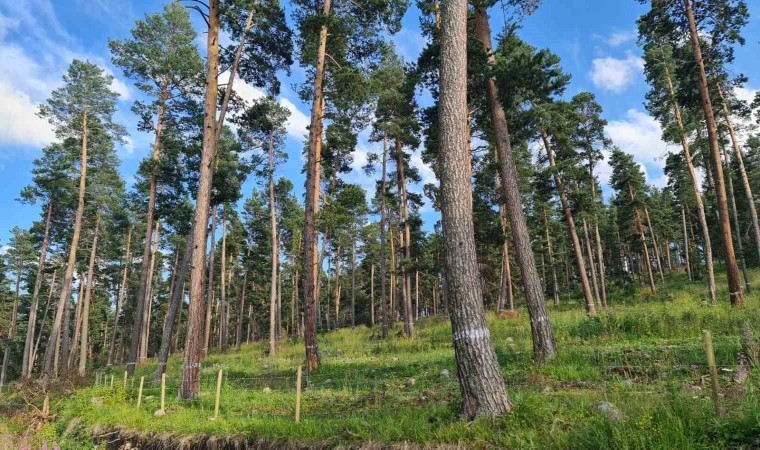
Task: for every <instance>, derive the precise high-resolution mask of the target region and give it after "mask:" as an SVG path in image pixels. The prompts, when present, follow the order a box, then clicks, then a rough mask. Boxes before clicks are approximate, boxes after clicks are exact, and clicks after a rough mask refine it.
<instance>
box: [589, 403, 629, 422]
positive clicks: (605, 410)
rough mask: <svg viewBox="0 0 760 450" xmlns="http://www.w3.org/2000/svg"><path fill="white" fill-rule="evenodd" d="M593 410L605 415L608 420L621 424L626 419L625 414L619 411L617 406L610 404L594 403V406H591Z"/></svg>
mask: <svg viewBox="0 0 760 450" xmlns="http://www.w3.org/2000/svg"><path fill="white" fill-rule="evenodd" d="M591 409H592V410H593V411H596V412H598V413H601V414H604V415H605V416H607V418H608V419H610V420H612V421H614V422H619V421H621V420H624V419H625V418H626V417H625V413H623V411H621V410H620V409H618V407H617V406H615V405H613V404H612V403H610V402H597V403H594V404H593V405H591Z"/></svg>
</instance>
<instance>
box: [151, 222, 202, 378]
mask: <svg viewBox="0 0 760 450" xmlns="http://www.w3.org/2000/svg"><path fill="white" fill-rule="evenodd" d="M194 230H195V225H193V226H192V227H190V235H188V237H187V242H185V250H184V252H183V253H182V262H181V263H180V266H179V268H178V273H177V280H176V282H175V283H174V289H173V290H172V291H171V298H170V300H169V309H168V310H167V311H166V323H165V324H164V331H163V333H162V334H161V347H159V350H158V362H157V364H156V373H155V375H154V376H153V380H154V381H159V380H160V379H161V375H162V374H163V373H164V372H165V371H166V362H167V361H168V360H169V350H170V346H171V341H172V333H174V329H175V324H176V323H177V322H178V321H177V316H178V315H179V314H180V313H181V312H182V301H183V297H184V293H185V279H186V278H187V269H188V267H189V266H190V260H191V259H192V254H193V240H192V239H191V236H192V235H193V232H194ZM176 328H177V333H179V329H178V328H179V327H176Z"/></svg>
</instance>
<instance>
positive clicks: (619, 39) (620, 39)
mask: <svg viewBox="0 0 760 450" xmlns="http://www.w3.org/2000/svg"><path fill="white" fill-rule="evenodd" d="M636 36H637V33H636V30H628V31H615V32H613V33H611V34H610V35H608V36H600V35H598V34H595V35H594V37H595V38H597V39H600V40H602V41H604V43H605V44H607V45H609V46H610V47H620V46H621V45H623V44H627V43H629V42H631V41H633V40H634V39H636Z"/></svg>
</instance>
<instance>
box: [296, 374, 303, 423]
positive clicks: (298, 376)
mask: <svg viewBox="0 0 760 450" xmlns="http://www.w3.org/2000/svg"><path fill="white" fill-rule="evenodd" d="M302 369H303V366H298V372H297V374H296V423H299V422H300V421H301V371H302Z"/></svg>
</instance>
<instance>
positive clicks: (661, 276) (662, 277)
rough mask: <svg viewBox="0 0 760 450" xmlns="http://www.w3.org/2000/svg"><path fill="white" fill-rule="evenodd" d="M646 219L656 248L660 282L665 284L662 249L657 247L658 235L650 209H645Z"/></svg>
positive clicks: (655, 253)
mask: <svg viewBox="0 0 760 450" xmlns="http://www.w3.org/2000/svg"><path fill="white" fill-rule="evenodd" d="M644 217H646V218H647V227H648V228H649V236H651V237H652V247H654V257H655V260H656V261H657V270H658V272H660V281H662V282H663V283H664V282H665V275H664V274H663V272H662V266H663V263H662V257H661V256H660V247H659V246H658V245H657V235H656V234H655V232H654V227H653V226H652V219H650V218H649V208H647V207H645V208H644Z"/></svg>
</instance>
